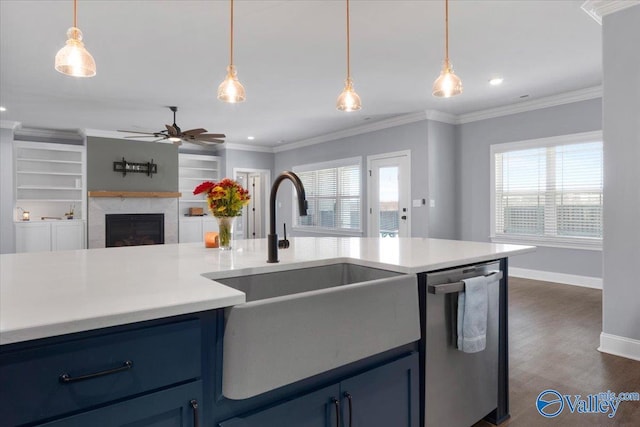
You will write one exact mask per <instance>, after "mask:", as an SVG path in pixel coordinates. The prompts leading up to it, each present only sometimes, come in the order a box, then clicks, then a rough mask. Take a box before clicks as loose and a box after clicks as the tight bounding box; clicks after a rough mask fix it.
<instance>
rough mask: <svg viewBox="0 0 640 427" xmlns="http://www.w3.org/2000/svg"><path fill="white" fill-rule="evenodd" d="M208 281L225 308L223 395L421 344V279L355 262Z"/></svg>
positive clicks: (245, 394) (243, 394)
mask: <svg viewBox="0 0 640 427" xmlns="http://www.w3.org/2000/svg"><path fill="white" fill-rule="evenodd" d="M208 277H209V278H211V279H213V280H215V281H216V282H220V283H222V284H225V285H227V286H230V287H232V288H235V289H238V290H241V291H242V292H244V293H245V294H246V301H247V302H246V303H244V304H240V305H236V306H233V307H229V308H227V309H225V331H224V349H223V377H222V381H223V385H222V391H223V394H224V395H225V396H226V397H227V398H229V399H246V398H249V397H252V396H256V395H258V394H261V393H264V392H266V391H269V390H273V389H275V388H278V387H281V386H284V385H287V384H291V383H293V382H296V381H298V380H301V379H304V378H308V377H310V376H313V375H316V374H319V373H322V372H325V371H328V370H331V369H334V368H337V367H339V366H343V365H346V364H348V363H351V362H355V361H357V360H360V359H363V358H366V357H368V356H372V355H375V354H378V353H381V352H383V351H386V350H390V349H392V348H395V347H399V346H401V345H403V344H407V343H410V342H414V341H417V340H418V339H420V321H419V311H418V287H417V280H416V276H414V275H406V274H401V273H396V272H392V271H387V270H381V269H376V268H370V267H364V266H360V265H356V264H350V263H336V264H330V265H324V266H319V267H306V268H295V269H291V270H286V271H279V272H272V273H264V274H253V275H247V276H239V277H213V276H208Z"/></svg>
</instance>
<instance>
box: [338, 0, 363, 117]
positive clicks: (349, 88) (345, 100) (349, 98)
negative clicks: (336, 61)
mask: <svg viewBox="0 0 640 427" xmlns="http://www.w3.org/2000/svg"><path fill="white" fill-rule="evenodd" d="M346 2H347V79H346V80H345V81H344V89H343V90H342V93H341V94H340V96H338V100H337V102H336V108H337V109H338V110H340V111H347V112H349V111H357V110H359V109H361V108H362V104H361V102H360V97H359V96H358V94H357V93H356V91H355V90H354V89H353V81H352V80H351V50H350V47H351V46H350V41H351V40H350V35H351V34H350V28H349V0H346Z"/></svg>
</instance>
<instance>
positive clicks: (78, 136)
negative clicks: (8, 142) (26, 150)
mask: <svg viewBox="0 0 640 427" xmlns="http://www.w3.org/2000/svg"><path fill="white" fill-rule="evenodd" d="M14 139H15V140H25V139H34V140H43V141H46V140H52V141H53V140H59V141H82V140H84V134H83V133H82V132H81V131H80V130H79V129H78V130H76V129H44V128H23V127H20V128H19V129H16V130H15V132H14Z"/></svg>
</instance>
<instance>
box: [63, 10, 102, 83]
mask: <svg viewBox="0 0 640 427" xmlns="http://www.w3.org/2000/svg"><path fill="white" fill-rule="evenodd" d="M77 16H78V4H77V0H73V27H71V28H69V29H68V30H67V37H68V39H67V43H66V44H65V45H64V47H63V48H62V49H60V50H59V51H58V53H57V54H56V62H55V68H56V70H57V71H59V72H61V73H62V74H66V75H68V76H73V77H93V76H95V75H96V62H95V61H94V60H93V56H91V54H90V53H89V52H88V51H87V49H85V47H84V43H82V31H80V29H79V28H78V25H77V20H78V18H77Z"/></svg>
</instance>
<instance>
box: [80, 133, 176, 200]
mask: <svg viewBox="0 0 640 427" xmlns="http://www.w3.org/2000/svg"><path fill="white" fill-rule="evenodd" d="M123 157H124V158H125V159H126V160H127V161H128V162H135V163H142V162H148V161H150V160H151V159H153V162H154V163H156V164H157V165H158V173H157V174H154V175H153V178H150V177H148V176H147V175H146V174H143V173H131V174H129V173H128V174H127V175H126V176H124V177H123V176H122V173H118V172H114V171H113V162H115V161H121V160H122V158H123ZM87 190H89V191H93V190H107V191H110V190H124V191H178V148H177V146H175V145H173V144H161V143H156V142H142V141H125V140H122V139H111V138H96V137H87Z"/></svg>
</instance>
